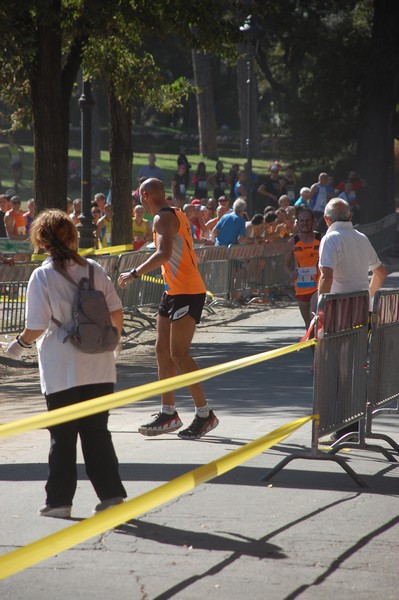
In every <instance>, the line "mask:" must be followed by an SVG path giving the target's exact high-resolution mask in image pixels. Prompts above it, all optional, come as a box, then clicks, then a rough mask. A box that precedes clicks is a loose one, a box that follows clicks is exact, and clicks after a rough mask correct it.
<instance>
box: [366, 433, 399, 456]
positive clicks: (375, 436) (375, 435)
mask: <svg viewBox="0 0 399 600" xmlns="http://www.w3.org/2000/svg"><path fill="white" fill-rule="evenodd" d="M367 437H369V438H373V439H375V440H385V441H386V442H387V443H388V444H389V445H390V446H391V447H392V448H393V450H395V452H398V453H399V444H397V443H396V442H395V440H393V439H392V438H391V437H389V435H385V433H370V434H369V435H368V436H367ZM381 447H382V446H381Z"/></svg>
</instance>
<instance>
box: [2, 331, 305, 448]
mask: <svg viewBox="0 0 399 600" xmlns="http://www.w3.org/2000/svg"><path fill="white" fill-rule="evenodd" d="M314 343H315V341H314V340H313V339H312V340H307V341H306V342H298V343H297V344H292V345H291V346H284V348H280V349H276V350H268V351H267V352H260V353H259V354H254V355H252V356H245V357H244V358H238V359H236V360H232V361H229V362H226V363H221V364H218V365H214V366H213V367H206V368H205V369H199V370H198V371H192V372H191V373H185V374H184V375H177V376H175V377H168V378H167V379H162V380H161V381H154V382H153V383H146V384H144V385H140V386H138V387H136V388H130V389H128V390H123V391H121V392H115V393H113V394H107V395H106V396H101V397H100V398H94V399H93V400H86V401H85V402H80V403H79V404H71V405H70V406H66V407H64V408H57V409H56V410H52V411H50V412H47V413H42V414H40V415H34V416H33V417H28V418H26V419H21V420H19V421H11V422H10V423H4V424H2V425H0V438H2V437H3V438H4V437H9V436H10V435H15V434H17V433H23V432H25V431H31V430H33V429H41V428H43V427H50V426H53V425H58V424H59V423H66V422H68V421H73V419H81V418H83V417H87V416H88V415H91V414H95V413H99V412H102V411H104V410H110V409H112V408H117V407H118V406H123V405H125V404H131V403H133V402H138V401H139V400H146V399H148V398H152V397H153V396H156V395H157V394H160V393H164V392H171V391H173V390H178V389H181V388H183V387H186V386H189V385H192V384H194V383H199V382H200V381H205V380H206V379H211V378H212V377H216V376H217V375H221V374H222V373H228V372H230V371H235V370H237V369H242V368H244V367H249V366H251V365H256V364H258V363H260V362H263V361H265V360H271V359H272V358H277V357H278V356H283V355H284V354H290V353H291V352H297V351H298V350H302V348H307V347H309V346H313V345H314Z"/></svg>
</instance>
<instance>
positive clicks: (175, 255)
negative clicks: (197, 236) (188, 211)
mask: <svg viewBox="0 0 399 600" xmlns="http://www.w3.org/2000/svg"><path fill="white" fill-rule="evenodd" d="M161 210H168V211H173V212H174V214H175V215H176V217H177V218H178V220H179V229H178V231H177V232H176V233H175V235H174V236H173V247H172V256H171V257H170V259H169V260H168V261H167V262H166V263H165V264H164V265H162V275H163V279H164V282H165V290H166V292H167V293H168V294H169V295H170V296H177V295H179V294H204V293H205V292H206V287H205V284H204V282H203V280H202V277H201V275H200V272H199V271H198V266H197V257H196V256H195V252H194V248H193V237H192V235H191V227H190V222H189V220H188V219H187V217H186V215H185V214H184V213H183V212H182V211H181V210H180V209H178V208H169V207H168V208H164V209H161ZM154 241H155V245H156V246H157V247H158V243H157V234H156V231H155V232H154Z"/></svg>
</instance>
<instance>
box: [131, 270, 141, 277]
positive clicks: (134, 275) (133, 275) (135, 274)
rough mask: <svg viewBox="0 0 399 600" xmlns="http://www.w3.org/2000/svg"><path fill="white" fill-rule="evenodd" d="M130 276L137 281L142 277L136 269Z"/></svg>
mask: <svg viewBox="0 0 399 600" xmlns="http://www.w3.org/2000/svg"><path fill="white" fill-rule="evenodd" d="M130 275H131V276H132V277H134V278H135V279H139V277H140V275H139V274H138V273H137V270H136V269H132V270H131V271H130Z"/></svg>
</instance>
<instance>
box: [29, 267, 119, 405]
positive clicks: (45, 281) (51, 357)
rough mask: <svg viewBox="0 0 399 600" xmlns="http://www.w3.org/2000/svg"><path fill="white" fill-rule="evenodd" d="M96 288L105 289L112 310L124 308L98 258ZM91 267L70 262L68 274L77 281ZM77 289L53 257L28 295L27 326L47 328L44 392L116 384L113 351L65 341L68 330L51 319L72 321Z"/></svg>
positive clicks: (42, 350) (42, 342)
mask: <svg viewBox="0 0 399 600" xmlns="http://www.w3.org/2000/svg"><path fill="white" fill-rule="evenodd" d="M90 262H91V263H92V264H93V266H94V287H95V288H96V289H98V290H102V291H103V292H104V295H105V299H106V301H107V305H108V308H109V310H110V312H112V311H114V310H118V309H120V308H122V303H121V301H120V299H119V297H118V295H117V293H116V290H115V287H114V285H113V283H112V281H111V280H110V278H109V277H108V275H106V273H105V272H104V270H103V269H102V267H101V266H100V265H99V264H98V263H96V262H95V261H90ZM88 271H89V269H88V267H87V266H80V265H78V264H76V263H74V262H70V263H69V266H68V274H69V275H70V276H71V277H72V279H74V280H75V281H76V282H77V283H78V282H79V281H80V279H81V278H82V277H88ZM76 291H77V289H76V288H75V287H74V286H73V285H72V284H71V283H69V281H67V280H66V279H65V277H63V276H62V275H61V274H60V273H57V271H56V270H55V269H54V266H53V261H52V258H47V259H46V260H45V261H44V262H43V264H42V265H41V266H40V267H38V268H37V269H35V271H33V273H32V275H31V277H30V280H29V283H28V289H27V296H26V327H27V328H28V329H44V330H45V331H44V333H43V335H41V336H40V338H38V340H37V342H36V347H37V352H38V357H39V372H40V383H41V390H42V393H43V394H54V393H55V392H60V391H62V390H67V389H69V388H71V387H76V386H80V385H88V384H93V383H115V381H116V369H115V359H114V353H113V352H102V353H101V354H85V353H83V352H81V351H80V350H78V349H77V348H75V346H73V345H72V344H71V343H70V342H69V341H66V342H65V343H63V339H64V338H65V336H66V332H65V330H63V329H61V328H59V327H58V326H57V325H56V324H55V323H54V322H53V321H52V319H51V317H52V316H54V317H55V318H56V319H58V321H61V323H64V324H65V325H67V324H68V323H69V322H70V321H71V317H72V315H71V312H72V303H73V299H74V297H75V295H76Z"/></svg>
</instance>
